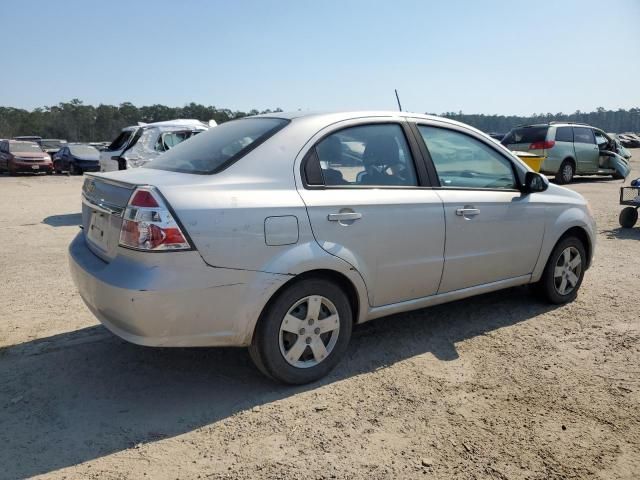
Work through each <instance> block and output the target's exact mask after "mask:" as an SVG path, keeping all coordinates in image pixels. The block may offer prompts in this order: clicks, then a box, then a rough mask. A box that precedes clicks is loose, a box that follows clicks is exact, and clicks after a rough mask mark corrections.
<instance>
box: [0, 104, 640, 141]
mask: <svg viewBox="0 0 640 480" xmlns="http://www.w3.org/2000/svg"><path fill="white" fill-rule="evenodd" d="M280 111H282V110H281V109H279V108H277V109H275V110H264V111H258V110H251V111H249V112H242V111H232V110H229V109H226V108H217V107H214V106H205V105H201V104H197V103H190V104H188V105H185V106H184V107H168V106H166V105H149V106H143V107H136V106H135V105H133V104H132V103H129V102H125V103H121V104H120V105H118V106H115V105H103V104H101V105H99V106H97V107H94V106H92V105H85V104H83V102H82V101H80V100H78V99H73V100H71V101H70V102H62V103H59V104H58V105H55V106H52V107H42V108H36V109H34V110H31V111H28V110H24V109H21V108H13V107H0V138H12V137H16V136H20V135H38V136H41V137H43V138H64V139H67V140H69V141H71V142H89V141H108V140H111V139H113V138H114V137H115V136H116V135H117V134H118V132H119V131H120V130H121V129H122V128H124V127H127V126H130V125H136V124H137V123H138V122H145V123H151V122H159V121H163V120H171V119H175V118H195V119H198V120H202V121H204V122H208V121H209V120H215V121H216V122H217V123H223V122H226V121H229V120H233V119H236V118H242V117H245V116H247V115H256V114H259V113H271V112H280ZM440 116H442V117H446V118H451V119H453V120H458V121H460V122H464V123H467V124H469V125H472V126H474V127H476V128H479V129H480V130H483V131H485V132H499V133H505V132H507V131H509V130H510V129H511V128H513V127H514V126H516V125H521V124H527V123H540V122H549V121H571V122H583V123H588V124H590V125H593V126H595V127H598V128H601V129H603V130H605V131H607V132H618V133H620V132H627V131H632V132H640V108H631V109H629V110H623V109H618V110H605V109H604V108H598V109H597V110H596V111H595V112H580V111H576V112H574V113H570V114H564V113H555V114H552V113H546V114H533V115H531V116H528V117H527V116H515V115H509V116H505V115H484V114H466V113H462V112H458V113H455V112H445V113H443V114H441V115H440Z"/></svg>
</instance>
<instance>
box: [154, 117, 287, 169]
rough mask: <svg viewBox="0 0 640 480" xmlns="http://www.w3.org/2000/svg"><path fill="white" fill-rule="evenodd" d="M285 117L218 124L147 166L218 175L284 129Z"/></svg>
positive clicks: (244, 119) (249, 119) (245, 119)
mask: <svg viewBox="0 0 640 480" xmlns="http://www.w3.org/2000/svg"><path fill="white" fill-rule="evenodd" d="M288 123H289V120H284V119H282V118H243V119H240V120H232V121H230V122H225V123H223V124H222V125H218V126H217V127H214V128H212V129H210V130H207V131H206V132H203V133H201V134H200V135H197V136H195V137H193V138H191V139H189V141H188V142H182V143H180V144H178V145H176V146H175V147H173V148H172V149H171V150H169V151H167V152H165V153H163V154H162V155H160V156H159V157H158V158H157V159H156V160H154V161H153V162H151V163H149V164H147V165H145V166H144V168H154V169H157V170H169V171H171V172H183V173H198V174H211V173H216V172H218V171H220V170H222V169H224V168H225V167H227V166H228V165H230V164H231V163H233V162H235V161H236V160H238V159H239V158H241V157H243V156H244V155H246V154H247V153H249V152H250V151H251V150H253V149H254V148H255V147H257V146H258V145H260V143H262V142H264V141H265V140H266V139H267V138H269V137H270V136H272V135H274V134H275V133H276V132H277V131H279V130H281V129H282V128H284V127H285V126H286V125H287V124H288Z"/></svg>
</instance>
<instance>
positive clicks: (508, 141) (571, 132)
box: [501, 122, 630, 184]
mask: <svg viewBox="0 0 640 480" xmlns="http://www.w3.org/2000/svg"><path fill="white" fill-rule="evenodd" d="M597 135H598V136H599V140H598V141H596V136H597ZM501 143H502V144H503V145H505V146H506V147H507V148H508V149H509V150H517V151H524V152H530V153H533V154H535V155H539V156H541V157H544V161H543V162H542V165H541V166H540V172H542V173H545V174H548V175H554V176H555V180H556V182H557V183H560V184H565V183H569V182H571V181H572V180H573V177H574V175H576V174H578V175H611V176H613V178H626V176H627V175H629V172H630V168H629V163H628V162H627V161H626V160H625V159H624V158H623V157H621V156H619V155H614V156H611V155H610V154H609V153H603V152H610V151H611V148H614V147H613V146H612V145H611V143H613V142H611V139H609V138H608V137H607V135H606V134H605V133H604V132H602V131H601V130H599V129H596V128H594V127H592V126H590V125H586V124H574V123H561V122H551V123H543V124H536V125H521V126H519V127H516V128H514V129H512V130H511V131H510V132H509V133H508V134H507V135H506V136H505V137H504V138H503V139H502V142H501ZM614 153H615V152H614Z"/></svg>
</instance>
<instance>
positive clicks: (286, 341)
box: [249, 278, 353, 384]
mask: <svg viewBox="0 0 640 480" xmlns="http://www.w3.org/2000/svg"><path fill="white" fill-rule="evenodd" d="M352 324H353V314H352V311H351V306H350V304H349V300H348V299H347V296H346V295H345V294H344V293H343V292H342V290H341V289H340V288H339V287H337V286H336V285H335V284H333V283H331V282H329V281H327V280H324V279H322V278H309V279H305V280H301V281H299V282H297V283H294V284H292V285H291V286H289V287H288V288H286V289H285V290H284V291H283V292H282V293H280V294H279V295H278V297H277V298H276V299H275V300H274V301H273V303H272V304H271V305H270V306H269V307H268V308H267V310H265V312H264V313H263V315H262V317H261V318H260V320H259V322H258V325H257V326H256V331H255V333H254V338H253V341H252V343H251V346H250V347H249V353H250V354H251V358H252V359H253V361H254V363H255V364H256V366H257V367H258V368H259V369H260V370H261V371H262V372H263V373H265V374H266V375H268V376H270V377H271V378H274V379H275V380H278V381H280V382H283V383H289V384H303V383H309V382H313V381H315V380H318V379H320V378H322V377H324V376H325V375H327V374H328V373H329V372H330V371H331V370H332V369H333V368H334V367H335V366H336V365H337V364H338V362H339V361H340V359H341V357H342V356H343V354H344V352H345V351H346V349H347V346H348V344H349V339H350V338H351V328H352Z"/></svg>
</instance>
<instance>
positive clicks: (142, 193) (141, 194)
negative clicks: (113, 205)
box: [129, 190, 159, 208]
mask: <svg viewBox="0 0 640 480" xmlns="http://www.w3.org/2000/svg"><path fill="white" fill-rule="evenodd" d="M129 205H131V206H132V207H147V208H158V206H159V205H158V202H156V199H155V198H153V195H152V194H151V192H149V191H148V190H136V193H134V194H133V197H132V198H131V200H130V201H129Z"/></svg>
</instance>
